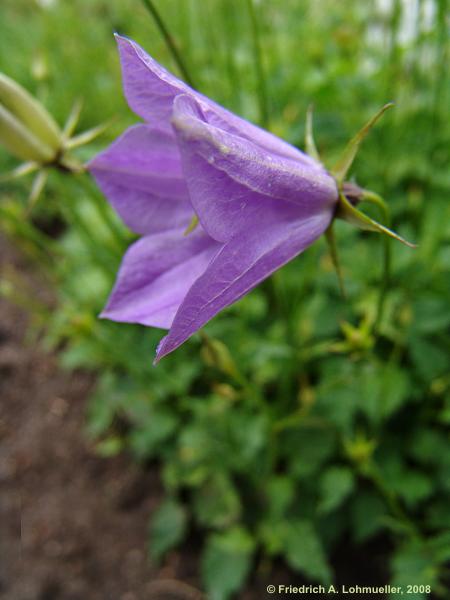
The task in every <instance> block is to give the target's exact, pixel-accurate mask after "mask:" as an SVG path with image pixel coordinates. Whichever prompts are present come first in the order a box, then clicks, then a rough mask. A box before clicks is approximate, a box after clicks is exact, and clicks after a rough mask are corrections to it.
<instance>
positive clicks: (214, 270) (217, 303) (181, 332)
mask: <svg viewBox="0 0 450 600" xmlns="http://www.w3.org/2000/svg"><path fill="white" fill-rule="evenodd" d="M290 210H291V211H292V214H291V215H288V214H285V215H284V218H283V219H279V220H278V221H276V222H273V221H272V222H271V221H270V220H266V222H265V223H264V224H261V225H260V227H258V228H250V229H249V230H247V232H246V233H245V234H242V235H237V236H236V237H234V238H233V239H231V240H230V241H229V242H228V243H227V244H225V246H223V248H222V249H221V250H219V252H218V253H217V254H216V255H215V256H214V258H213V260H212V261H211V263H210V264H209V266H208V268H207V269H206V271H205V273H204V274H203V275H201V277H199V278H198V279H197V280H196V281H195V283H194V284H193V285H192V287H191V288H190V290H189V292H188V293H187V295H186V297H185V298H184V300H183V302H182V304H181V306H180V308H179V310H178V312H177V314H176V316H175V319H174V321H173V323H172V327H171V329H170V332H169V334H168V335H167V336H166V337H164V338H163V339H162V340H161V342H160V344H159V346H158V350H157V354H156V361H155V362H157V361H159V360H160V359H161V358H162V357H163V356H165V355H166V354H169V352H172V351H173V350H175V349H176V348H178V346H180V345H181V344H182V343H183V342H184V341H186V340H187V339H188V338H189V337H190V336H191V335H192V334H193V333H195V332H196V331H197V330H198V329H199V328H200V327H202V326H203V325H204V324H205V323H207V322H208V321H209V320H210V319H212V317H214V316H215V315H216V314H217V313H218V312H219V311H220V310H222V309H223V308H225V307H226V306H229V305H230V304H232V303H233V302H235V301H236V300H239V299H240V298H241V297H242V296H244V295H245V294H247V293H248V292H249V291H250V290H251V289H253V288H254V287H255V286H256V285H257V284H258V283H260V282H261V281H263V280H264V279H265V278H266V277H268V276H269V275H271V274H272V273H273V272H274V271H276V270H277V269H279V268H280V267H281V266H283V265H284V264H285V263H287V262H288V261H290V260H292V259H293V258H294V257H295V256H297V255H298V254H300V253H301V252H302V251H303V250H305V248H307V247H308V246H309V245H310V244H312V242H313V241H314V240H316V239H317V238H318V237H319V236H320V235H321V234H322V233H323V232H324V231H325V229H326V228H327V227H328V225H329V224H330V221H331V218H332V212H331V211H328V212H324V213H321V214H318V215H314V216H311V217H309V218H306V219H304V218H302V217H300V218H297V219H296V220H295V219H294V218H293V217H294V214H295V212H296V211H298V209H297V208H296V207H292V208H291V209H290Z"/></svg>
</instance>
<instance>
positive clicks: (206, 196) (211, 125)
mask: <svg viewBox="0 0 450 600" xmlns="http://www.w3.org/2000/svg"><path fill="white" fill-rule="evenodd" d="M117 41H118V45H119V52H120V59H121V64H122V73H123V83H124V90H125V95H126V98H127V101H128V104H129V106H130V107H131V109H132V110H133V111H134V112H135V113H136V114H137V115H139V116H140V117H141V118H142V119H143V120H144V123H143V124H140V125H135V126H133V127H131V128H130V129H128V130H127V131H126V132H125V133H124V134H123V135H122V136H121V137H120V138H119V139H117V140H116V141H115V142H114V143H113V144H112V145H111V146H110V147H109V148H107V149H106V150H105V151H104V152H102V153H100V154H99V155H98V156H97V157H95V158H94V160H93V161H91V163H90V165H89V168H90V170H91V172H92V174H93V175H94V177H95V179H96V181H97V183H98V185H99V186H100V188H101V189H102V191H103V192H104V194H105V195H106V196H107V198H108V199H109V201H110V202H111V204H112V206H113V207H114V208H115V210H116V211H117V212H118V214H119V215H120V217H121V218H122V219H123V221H124V222H125V223H126V224H127V226H128V227H129V228H130V229H131V230H133V231H134V232H136V233H138V234H140V235H141V236H142V237H141V238H140V239H139V240H138V241H137V242H135V243H134V244H132V245H131V247H130V248H129V249H128V251H127V253H126V254H125V257H124V259H123V262H122V265H121V267H120V270H119V274H118V277H117V281H116V284H115V286H114V289H113V291H112V294H111V297H110V298H109V301H108V304H107V306H106V308H105V309H104V311H103V313H102V316H103V317H106V318H108V319H112V320H115V321H125V322H134V323H142V324H144V325H147V326H152V327H161V328H165V329H169V333H168V335H166V337H164V338H163V339H162V341H161V343H160V344H159V347H158V350H157V356H156V360H157V361H158V360H159V359H160V358H161V357H163V356H164V355H166V354H168V353H169V352H172V351H173V350H174V349H175V348H177V347H178V346H180V345H181V344H182V343H183V342H184V341H186V340H187V339H188V338H189V337H190V336H191V335H192V334H193V333H194V332H196V331H197V330H198V329H199V328H201V327H202V326H203V325H204V324H205V323H207V322H208V321H209V320H210V319H211V318H212V317H214V316H215V315H216V314H217V313H218V312H219V311H221V310H222V309H223V308H225V307H227V306H229V305H230V304H232V303H233V302H235V301H236V300H239V299H240V298H241V297H242V296H244V295H245V294H247V293H248V292H249V291H250V290H252V289H253V288H254V287H255V286H256V285H258V284H259V283H260V282H261V281H263V280H264V279H266V278H267V277H269V276H270V275H271V274H272V273H273V272H274V271H276V270H277V269H279V268H280V267H282V266H283V265H284V264H285V263H287V262H288V261H290V260H292V259H293V258H295V257H296V256H298V255H299V254H300V253H301V252H303V250H305V249H306V248H307V247H308V246H310V245H311V244H312V243H313V242H314V241H315V240H316V239H317V238H318V237H320V236H321V235H322V234H323V233H324V232H325V231H326V230H327V228H328V227H329V225H330V223H331V222H332V220H333V217H334V214H335V212H336V209H337V206H338V202H339V198H340V196H342V194H341V193H340V189H339V185H338V182H337V180H336V178H335V177H333V176H332V175H331V174H330V173H328V172H327V171H326V170H325V168H324V167H323V166H322V165H321V164H320V162H319V161H318V160H315V159H314V158H312V157H311V156H308V155H307V154H304V153H303V152H301V151H300V150H298V149H296V148H294V147H293V146H291V145H290V144H288V143H286V142H284V141H282V140H281V139H278V138H277V137H275V136H274V135H272V134H270V133H268V132H267V131H264V130H262V129H260V128H259V127H256V126H255V125H252V124H251V123H249V122H248V121H245V120H244V119H242V118H240V117H238V116H236V115H234V114H232V113H231V112H229V111H228V110H226V109H225V108H223V107H221V106H219V105H218V104H216V103H215V102H213V101H212V100H210V99H209V98H206V97H205V96H203V95H202V94H200V93H198V92H196V91H194V90H193V89H191V88H190V87H188V86H187V85H186V84H185V83H183V82H182V81H180V80H179V79H177V78H176V77H174V76H173V75H171V74H170V73H169V72H168V71H166V70H165V69H164V68H163V67H162V66H161V65H159V64H158V63H157V62H156V61H155V60H153V59H152V58H151V57H150V56H148V55H147V54H146V53H145V52H144V50H142V48H141V47H140V46H138V45H137V44H136V43H135V42H133V41H131V40H129V39H126V38H124V37H121V36H117ZM349 207H350V204H349ZM349 210H353V209H352V208H351V207H350V208H349ZM193 217H195V218H196V219H198V222H199V224H198V226H197V227H196V228H195V229H194V231H193V232H192V233H189V234H188V235H186V228H188V226H189V223H190V222H191V221H192V218H193Z"/></svg>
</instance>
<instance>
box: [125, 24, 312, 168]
mask: <svg viewBox="0 0 450 600" xmlns="http://www.w3.org/2000/svg"><path fill="white" fill-rule="evenodd" d="M116 40H117V44H118V47H119V52H120V59H121V63H122V76H123V86H124V90H125V96H126V98H127V101H128V104H129V106H130V108H131V110H133V111H134V112H135V113H136V114H137V115H139V116H140V117H142V118H143V119H144V120H145V121H149V122H150V123H154V124H157V125H158V127H160V128H162V129H166V130H170V128H171V127H170V118H171V115H172V104H173V101H174V99H175V97H176V96H178V95H180V94H188V95H189V96H191V97H192V98H194V99H195V100H196V101H197V102H199V103H200V105H201V106H202V110H203V111H204V112H205V114H207V115H208V120H209V122H211V123H212V124H213V125H216V126H217V127H219V128H220V129H225V130H227V131H229V132H230V133H234V134H235V135H239V136H241V137H243V138H245V139H248V140H252V141H253V142H254V143H255V144H257V145H259V146H261V147H262V148H265V149H266V150H269V151H270V152H274V153H275V154H279V155H280V156H287V157H291V158H294V159H296V160H299V161H300V162H304V163H305V164H315V163H314V161H313V159H312V158H310V157H309V156H307V155H306V154H304V153H303V152H300V150H298V149H297V148H294V147H293V146H291V145H290V144H288V143H287V142H284V141H283V140H281V139H279V138H278V137H276V136H274V135H272V134H271V133H269V132H267V131H264V130H263V129H260V128H259V127H257V126H256V125H253V124H252V123H249V122H248V121H246V120H244V119H242V118H241V117H238V116H237V115H234V114H233V113H231V112H229V111H228V110H226V109H225V108H223V107H222V106H219V105H218V104H216V103H215V102H214V101H213V100H210V99H209V98H207V97H206V96H203V94H200V93H199V92H196V91H194V90H193V89H192V88H190V87H189V86H188V85H186V84H185V83H184V82H182V81H180V80H179V79H178V78H177V77H175V76H174V75H172V74H171V73H169V72H168V71H167V70H166V69H164V67H162V66H161V65H160V64H158V63H157V62H156V61H155V60H154V59H153V58H151V56H149V55H148V54H147V53H146V52H145V51H144V50H143V49H142V48H141V47H140V46H139V45H138V44H136V42H133V41H132V40H130V39H128V38H126V37H123V36H120V35H116Z"/></svg>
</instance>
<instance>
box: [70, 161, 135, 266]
mask: <svg viewBox="0 0 450 600" xmlns="http://www.w3.org/2000/svg"><path fill="white" fill-rule="evenodd" d="M75 180H76V182H77V183H78V185H79V186H80V187H82V188H83V191H84V192H85V193H86V195H87V196H88V198H89V199H90V200H92V203H93V204H94V206H95V209H96V211H97V213H98V215H99V216H100V218H101V219H102V221H103V222H104V223H105V225H106V227H108V229H109V231H110V232H111V238H112V240H113V244H112V248H111V249H112V250H113V252H114V253H115V254H117V255H118V256H122V254H123V252H124V250H125V248H126V246H127V245H128V243H129V239H128V236H127V234H126V232H125V230H124V229H123V228H122V227H121V226H120V224H119V223H118V222H117V221H116V219H115V218H114V215H113V214H112V213H111V210H110V207H109V205H108V203H107V202H106V200H105V199H104V198H103V197H101V196H99V195H98V192H97V191H96V190H95V189H94V188H93V186H92V185H91V182H90V180H88V179H87V178H86V174H85V172H83V173H79V174H77V175H75Z"/></svg>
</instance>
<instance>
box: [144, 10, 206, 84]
mask: <svg viewBox="0 0 450 600" xmlns="http://www.w3.org/2000/svg"><path fill="white" fill-rule="evenodd" d="M142 4H143V5H144V7H145V8H146V9H147V11H148V12H149V13H150V16H151V17H152V19H153V20H154V22H155V24H156V26H157V28H158V29H159V31H160V33H161V35H162V36H163V38H164V41H165V42H166V45H167V48H168V49H169V51H170V53H171V55H172V58H173V60H174V61H175V62H176V64H177V66H178V68H179V69H180V71H181V74H182V75H183V77H184V79H185V81H186V82H187V83H188V84H189V85H190V86H191V87H192V88H195V84H194V81H193V79H192V77H191V76H190V75H189V71H188V69H187V67H186V64H185V62H184V60H183V59H182V58H181V54H180V53H179V52H178V48H177V46H176V43H175V40H174V39H173V37H172V35H171V34H170V32H169V30H168V29H167V27H166V25H165V23H164V21H163V19H162V17H161V15H160V14H159V12H158V11H157V9H156V6H155V5H154V4H153V1H152V0H142Z"/></svg>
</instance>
